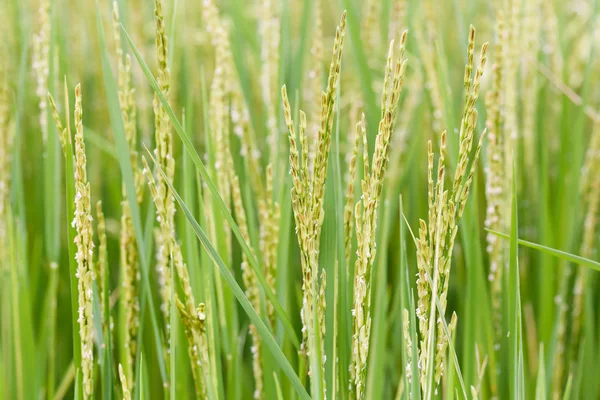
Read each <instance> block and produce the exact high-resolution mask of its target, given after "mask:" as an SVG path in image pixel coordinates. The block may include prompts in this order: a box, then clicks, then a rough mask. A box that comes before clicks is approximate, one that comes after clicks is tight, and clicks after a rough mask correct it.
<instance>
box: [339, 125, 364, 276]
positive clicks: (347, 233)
mask: <svg viewBox="0 0 600 400" xmlns="http://www.w3.org/2000/svg"><path fill="white" fill-rule="evenodd" d="M364 126H365V124H364V114H363V115H362V121H359V122H357V123H356V125H355V129H354V136H353V138H354V140H353V142H354V145H353V147H352V152H348V154H347V155H348V159H347V165H348V167H347V169H348V175H347V178H346V181H347V184H346V185H347V186H346V204H345V206H344V240H345V243H344V245H345V249H346V265H349V264H350V257H351V249H352V230H353V227H354V219H353V218H352V213H353V211H354V182H355V180H356V159H357V157H358V147H359V144H360V139H361V138H362V137H364V134H363V132H362V129H363V128H364Z"/></svg>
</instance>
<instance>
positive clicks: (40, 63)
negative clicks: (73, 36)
mask: <svg viewBox="0 0 600 400" xmlns="http://www.w3.org/2000/svg"><path fill="white" fill-rule="evenodd" d="M37 23H38V29H39V30H38V31H37V33H36V34H35V35H34V38H33V61H32V67H33V70H34V71H35V75H36V78H37V88H36V93H37V96H38V97H39V109H40V116H39V118H40V119H39V121H40V127H41V130H42V139H43V141H44V143H46V140H47V139H48V126H47V117H46V114H47V112H48V111H47V108H48V104H47V102H46V99H47V97H46V93H47V92H48V78H49V73H50V62H51V60H50V33H51V32H50V1H49V0H42V1H40V5H39V9H38V20H37Z"/></svg>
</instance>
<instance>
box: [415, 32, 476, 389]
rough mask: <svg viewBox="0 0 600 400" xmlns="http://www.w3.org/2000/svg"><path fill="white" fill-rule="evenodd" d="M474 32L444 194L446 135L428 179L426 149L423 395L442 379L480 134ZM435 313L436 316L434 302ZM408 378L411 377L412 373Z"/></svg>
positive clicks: (421, 268)
mask: <svg viewBox="0 0 600 400" xmlns="http://www.w3.org/2000/svg"><path fill="white" fill-rule="evenodd" d="M474 42H475V30H474V28H472V27H471V30H470V33H469V46H468V50H467V65H466V67H465V78H464V86H465V102H464V111H463V118H462V121H461V128H460V134H459V143H460V145H459V153H458V163H457V166H456V171H455V174H454V180H453V183H452V185H451V188H450V189H449V190H446V189H444V180H445V177H446V175H447V174H446V171H445V165H444V163H445V152H446V146H447V144H446V132H445V131H444V132H442V134H441V135H440V148H439V157H438V164H437V171H436V173H435V175H434V153H433V146H432V144H431V142H429V143H428V160H427V164H428V165H427V170H428V206H429V212H428V222H425V221H423V220H421V221H420V227H419V237H418V239H416V246H417V266H418V278H417V292H418V303H417V310H416V311H417V318H418V319H419V348H418V354H419V364H420V370H419V373H420V382H421V387H422V390H423V391H424V392H425V395H427V392H428V391H429V390H435V388H434V383H435V385H437V384H439V382H440V379H441V377H442V375H443V374H444V370H445V365H444V360H445V358H446V351H447V347H448V340H449V338H448V337H447V335H446V333H445V329H444V326H443V320H442V318H443V316H444V314H445V310H446V305H447V296H448V286H449V279H450V266H451V257H452V251H453V247H454V243H455V240H456V235H457V232H458V224H459V221H460V218H461V216H462V214H463V212H464V209H465V206H466V202H467V199H468V195H469V191H470V188H471V185H472V182H473V178H474V175H475V171H476V169H477V166H478V163H479V155H480V153H481V148H482V145H483V138H484V137H485V131H484V132H483V133H482V134H481V136H480V137H479V139H478V141H477V144H476V145H474V136H475V135H474V131H475V126H476V121H477V110H476V108H475V105H476V102H477V99H478V96H479V89H480V85H481V77H482V76H483V73H484V68H485V63H486V52H487V43H486V44H484V45H483V46H482V48H481V54H480V60H479V65H478V67H477V70H476V71H475V74H474V76H473V68H474V63H473V49H474V46H475V44H474ZM438 301H439V303H440V305H441V309H440V310H439V312H438V310H437V308H438V306H437V304H436V302H438ZM426 371H433V372H434V376H433V382H428V381H427V377H428V376H429V374H428V372H426ZM413 373H414V371H413Z"/></svg>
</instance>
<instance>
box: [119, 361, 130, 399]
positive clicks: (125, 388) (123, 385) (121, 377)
mask: <svg viewBox="0 0 600 400" xmlns="http://www.w3.org/2000/svg"><path fill="white" fill-rule="evenodd" d="M119 380H120V381H121V390H123V400H131V392H130V391H129V384H128V383H127V376H126V375H125V372H123V366H122V365H121V364H119Z"/></svg>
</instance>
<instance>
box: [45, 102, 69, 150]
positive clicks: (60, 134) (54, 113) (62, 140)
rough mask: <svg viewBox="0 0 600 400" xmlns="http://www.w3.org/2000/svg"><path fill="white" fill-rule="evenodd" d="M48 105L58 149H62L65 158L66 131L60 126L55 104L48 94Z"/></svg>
mask: <svg viewBox="0 0 600 400" xmlns="http://www.w3.org/2000/svg"><path fill="white" fill-rule="evenodd" d="M48 103H49V104H50V110H51V111H52V118H53V119H54V123H55V124H56V129H57V130H58V137H59V139H60V147H61V149H62V152H63V155H64V156H65V157H66V146H67V129H66V128H64V127H63V125H62V122H61V120H60V116H59V115H58V109H57V107H56V103H55V102H54V98H52V95H51V94H50V93H48Z"/></svg>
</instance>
